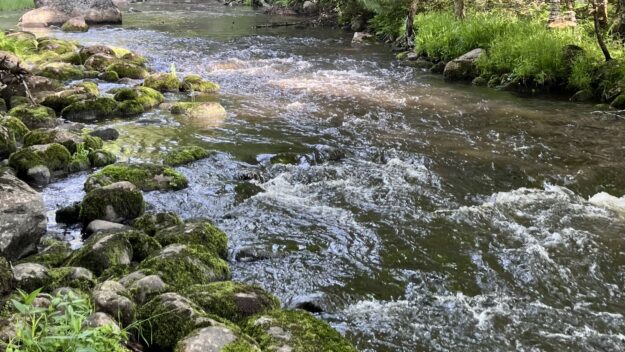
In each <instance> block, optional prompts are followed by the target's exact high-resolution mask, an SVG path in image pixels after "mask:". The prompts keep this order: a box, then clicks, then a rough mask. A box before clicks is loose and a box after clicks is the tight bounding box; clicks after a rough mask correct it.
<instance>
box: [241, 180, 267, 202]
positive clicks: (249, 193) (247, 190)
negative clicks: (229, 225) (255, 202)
mask: <svg viewBox="0 0 625 352" xmlns="http://www.w3.org/2000/svg"><path fill="white" fill-rule="evenodd" d="M264 191H265V190H264V189H262V188H261V187H260V186H258V185H256V184H254V183H251V182H242V183H239V184H238V185H236V187H234V192H235V196H234V200H235V202H236V203H241V202H243V201H245V200H246V199H248V198H251V197H253V196H255V195H257V194H258V193H261V192H264Z"/></svg>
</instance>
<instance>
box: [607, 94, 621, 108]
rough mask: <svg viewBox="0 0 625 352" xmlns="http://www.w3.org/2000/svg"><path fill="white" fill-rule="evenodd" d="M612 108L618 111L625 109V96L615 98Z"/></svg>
mask: <svg viewBox="0 0 625 352" xmlns="http://www.w3.org/2000/svg"><path fill="white" fill-rule="evenodd" d="M610 106H611V107H613V108H615V109H618V110H622V109H625V94H621V95H619V96H617V97H616V98H614V100H612V102H611V103H610Z"/></svg>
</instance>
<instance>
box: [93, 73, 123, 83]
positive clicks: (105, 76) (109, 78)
mask: <svg viewBox="0 0 625 352" xmlns="http://www.w3.org/2000/svg"><path fill="white" fill-rule="evenodd" d="M98 78H99V79H101V80H103V81H106V82H117V81H119V75H118V74H117V72H115V71H106V72H102V73H100V74H99V75H98Z"/></svg>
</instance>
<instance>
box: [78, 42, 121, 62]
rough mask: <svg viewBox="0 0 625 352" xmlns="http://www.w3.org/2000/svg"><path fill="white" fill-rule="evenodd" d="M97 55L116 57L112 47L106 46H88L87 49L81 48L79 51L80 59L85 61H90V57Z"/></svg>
mask: <svg viewBox="0 0 625 352" xmlns="http://www.w3.org/2000/svg"><path fill="white" fill-rule="evenodd" d="M96 54H105V55H109V56H111V57H115V52H113V49H111V48H110V47H108V46H106V45H92V46H86V47H83V48H81V49H80V51H79V55H80V58H81V59H82V60H83V61H86V60H87V59H89V58H90V57H92V56H93V55H96Z"/></svg>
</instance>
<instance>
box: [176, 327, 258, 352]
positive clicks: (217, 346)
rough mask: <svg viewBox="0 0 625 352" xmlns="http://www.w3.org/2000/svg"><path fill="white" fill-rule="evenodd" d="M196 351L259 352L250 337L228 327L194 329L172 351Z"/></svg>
mask: <svg viewBox="0 0 625 352" xmlns="http://www.w3.org/2000/svg"><path fill="white" fill-rule="evenodd" d="M196 351H220V352H261V350H260V348H258V346H256V343H255V342H254V341H253V340H252V339H251V338H250V337H248V336H245V335H243V334H241V333H240V331H239V329H233V328H232V327H229V326H207V327H203V328H200V329H196V330H195V331H193V332H192V333H191V334H189V335H187V336H186V337H185V338H184V339H182V340H180V341H179V342H178V344H177V345H176V349H175V350H174V352H196Z"/></svg>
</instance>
